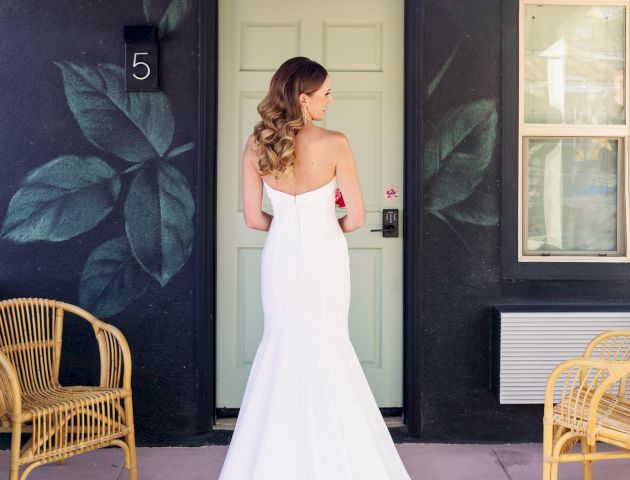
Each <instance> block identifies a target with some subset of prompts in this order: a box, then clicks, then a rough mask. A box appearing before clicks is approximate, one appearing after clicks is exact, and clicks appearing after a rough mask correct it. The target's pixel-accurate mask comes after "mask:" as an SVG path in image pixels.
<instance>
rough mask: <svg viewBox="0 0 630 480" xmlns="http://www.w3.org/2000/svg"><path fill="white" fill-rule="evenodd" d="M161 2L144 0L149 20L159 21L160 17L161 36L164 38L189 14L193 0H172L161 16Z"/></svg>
mask: <svg viewBox="0 0 630 480" xmlns="http://www.w3.org/2000/svg"><path fill="white" fill-rule="evenodd" d="M159 4H160V2H156V1H155V0H143V10H144V16H145V18H146V19H147V22H149V23H153V24H155V23H158V19H159V23H158V25H159V36H160V39H162V38H164V36H165V35H167V34H168V33H170V32H172V31H173V30H175V28H177V26H178V25H179V24H180V23H181V22H182V20H183V19H184V18H185V17H186V15H188V12H189V11H190V7H191V6H192V2H191V0H172V1H171V2H170V3H169V5H168V7H167V8H166V10H165V11H164V13H163V14H162V16H161V17H160V16H159V14H158V13H159V12H158V9H159Z"/></svg>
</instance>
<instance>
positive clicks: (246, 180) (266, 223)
mask: <svg viewBox="0 0 630 480" xmlns="http://www.w3.org/2000/svg"><path fill="white" fill-rule="evenodd" d="M257 163H258V157H257V156H256V150H255V146H254V134H251V135H250V136H249V137H248V139H247V144H246V145H245V150H244V151H243V187H242V188H243V216H244V217H245V225H247V226H248V227H249V228H253V229H255V230H263V231H268V230H269V227H270V225H271V220H272V219H273V215H270V214H269V213H267V212H265V211H263V210H262V191H263V181H262V179H261V178H260V175H259V174H258V169H257V168H256V166H255V165H256V164H257Z"/></svg>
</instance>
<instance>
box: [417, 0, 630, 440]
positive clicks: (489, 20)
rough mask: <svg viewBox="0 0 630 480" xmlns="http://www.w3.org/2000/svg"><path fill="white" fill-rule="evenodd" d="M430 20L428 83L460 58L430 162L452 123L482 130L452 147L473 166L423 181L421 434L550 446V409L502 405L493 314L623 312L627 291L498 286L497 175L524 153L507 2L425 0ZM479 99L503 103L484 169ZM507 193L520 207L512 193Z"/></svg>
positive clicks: (439, 115)
mask: <svg viewBox="0 0 630 480" xmlns="http://www.w3.org/2000/svg"><path fill="white" fill-rule="evenodd" d="M514 1H516V0H514ZM424 15H425V25H424V28H425V33H424V50H423V55H424V72H425V82H424V83H425V86H427V85H429V84H431V82H433V81H434V79H435V78H436V76H438V74H439V72H440V69H441V68H442V67H443V66H444V65H445V63H446V62H447V61H448V59H449V57H450V55H451V54H452V53H453V52H455V53H454V55H453V57H452V62H451V63H450V66H449V67H448V68H447V69H446V71H445V73H444V75H443V76H442V77H441V81H440V82H439V83H437V87H435V90H434V91H433V93H432V94H431V95H430V96H427V97H425V109H424V113H423V120H424V126H425V130H424V132H425V136H424V145H425V149H424V157H423V161H424V162H426V161H427V159H430V158H431V155H432V152H431V148H430V147H431V142H432V140H434V139H436V138H440V134H442V135H444V130H445V129H446V130H448V129H449V125H450V126H451V128H450V131H458V129H460V130H461V128H462V126H461V125H459V126H458V125H457V124H453V120H452V119H453V118H459V119H460V123H461V122H463V123H465V122H466V121H467V122H472V124H474V129H472V130H471V132H470V134H468V135H467V136H465V138H464V139H463V141H462V142H461V143H460V144H459V145H458V146H457V149H456V150H455V151H459V152H464V153H472V154H474V158H472V159H470V160H468V159H467V158H468V157H462V158H466V160H462V163H461V164H454V163H451V165H455V167H461V169H459V168H453V171H450V172H446V173H448V175H443V178H437V179H436V177H435V176H433V177H431V178H428V179H427V178H426V169H425V178H424V179H423V184H424V191H423V193H424V199H425V211H424V215H423V234H424V242H423V248H424V251H423V257H422V267H421V268H422V282H423V288H422V291H423V312H422V325H423V329H424V334H423V348H424V353H423V389H422V392H423V404H422V432H423V435H424V437H425V438H427V439H437V440H440V441H465V442H468V441H508V440H509V441H542V407H540V406H517V405H500V404H499V403H498V400H497V399H496V398H495V397H494V395H493V394H492V393H491V391H490V368H491V364H490V323H491V318H492V306H493V305H500V304H505V305H510V304H517V305H553V304H562V305H611V304H620V303H624V302H628V299H629V294H628V292H629V289H628V287H629V285H628V283H627V282H625V281H618V280H614V281H611V280H581V281H562V280H552V281H551V280H520V281H511V280H502V279H501V231H500V226H499V221H498V220H499V216H500V207H501V204H500V202H501V184H500V180H501V171H502V166H503V165H506V164H507V162H517V158H516V157H514V158H501V98H500V95H501V87H502V84H501V74H502V72H501V65H502V57H501V55H502V39H501V36H502V31H503V27H504V25H503V20H502V2H501V1H499V0H481V1H478V2H475V6H474V8H471V6H470V3H469V2H463V1H457V0H427V1H426V2H425V10H424ZM514 22H516V19H514ZM513 26H514V25H513ZM517 94H518V92H517V86H516V85H515V86H514V90H513V95H515V96H516V95H517ZM482 100H488V101H494V102H496V103H495V106H496V113H497V118H498V123H497V126H496V129H497V130H496V136H495V144H494V149H493V153H492V155H491V160H490V162H489V163H488V166H487V167H486V168H483V164H482V162H481V163H480V158H481V157H483V155H484V153H485V151H486V149H485V147H484V146H483V143H484V139H485V140H488V139H489V138H490V137H491V135H490V134H489V133H488V129H489V128H490V127H491V126H492V125H493V122H492V113H491V110H492V108H491V107H489V106H488V108H487V109H485V110H484V109H481V108H480V109H479V110H478V111H477V112H474V111H473V112H472V113H471V110H470V109H469V110H465V109H463V108H462V107H463V106H466V105H471V104H473V103H474V102H479V101H482ZM481 105H484V104H483V103H481ZM471 108H472V107H471ZM455 109H459V110H455ZM454 112H455V114H453V113H454ZM462 118H464V119H467V120H466V121H464V120H462ZM449 121H450V122H451V123H450V124H449ZM467 131H468V130H464V133H466V132H467ZM462 135H463V133H462ZM445 168H448V162H447V164H446V165H445ZM444 178H446V180H444ZM476 180H479V184H478V185H477V186H476V187H475V188H474V189H473V188H472V183H474V182H475V181H476ZM471 182H472V183H471ZM445 190H446V191H447V193H444V191H445ZM448 192H450V194H451V197H452V198H451V197H449V196H448ZM469 192H471V193H470V194H469ZM506 193H508V197H509V198H513V201H514V202H516V200H517V198H516V195H517V192H516V191H514V192H506ZM510 193H511V196H510ZM458 195H459V196H458ZM432 196H434V197H439V198H441V199H444V198H446V199H447V200H446V201H442V203H440V202H439V201H436V200H433V203H434V204H437V205H442V204H445V203H448V202H449V201H450V200H454V199H459V198H460V197H461V198H464V200H462V201H461V202H460V203H457V204H455V206H457V207H458V208H457V209H449V208H445V209H442V210H438V211H437V212H432V211H431V209H430V205H431V202H432ZM462 206H463V208H459V207H462ZM436 213H437V215H438V216H436ZM439 215H441V216H442V217H443V218H440V217H439Z"/></svg>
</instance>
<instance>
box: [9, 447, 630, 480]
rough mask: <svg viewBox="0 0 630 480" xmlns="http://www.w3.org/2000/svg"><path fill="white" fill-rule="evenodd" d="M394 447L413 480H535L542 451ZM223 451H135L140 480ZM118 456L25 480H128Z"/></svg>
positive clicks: (626, 472) (616, 475) (607, 467)
mask: <svg viewBox="0 0 630 480" xmlns="http://www.w3.org/2000/svg"><path fill="white" fill-rule="evenodd" d="M396 448H397V449H398V451H399V452H400V456H401V458H402V460H403V462H404V464H405V466H406V467H407V470H408V471H409V474H410V475H411V478H412V479H413V480H534V479H540V477H541V463H540V462H541V446H540V445H539V444H514V445H448V444H426V443H425V444H419V443H399V444H396ZM226 452H227V447H226V446H206V447H194V448H139V449H138V473H139V477H140V479H141V480H202V479H203V480H213V479H216V478H218V476H219V471H220V469H221V465H222V463H223V459H224V458H225V454H226ZM7 465H8V452H6V451H2V452H0V479H2V480H4V479H6V478H7ZM581 472H582V468H581V464H564V465H561V466H560V479H559V480H574V479H575V480H581V479H582V473H581ZM128 478H129V474H128V472H127V471H126V470H124V468H123V467H122V452H121V451H120V450H118V449H113V448H111V449H104V450H97V451H95V452H91V453H86V454H83V455H79V456H76V457H74V458H71V459H69V460H67V461H66V463H65V464H64V465H59V464H51V465H44V466H42V467H40V468H37V469H35V471H33V473H32V474H31V475H30V476H29V480H127V479H128ZM593 478H594V480H622V479H623V480H627V479H628V478H630V460H610V461H605V462H599V463H595V465H594V467H593Z"/></svg>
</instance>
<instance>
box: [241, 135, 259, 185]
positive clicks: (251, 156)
mask: <svg viewBox="0 0 630 480" xmlns="http://www.w3.org/2000/svg"><path fill="white" fill-rule="evenodd" d="M256 145H257V141H256V136H255V135H254V134H253V133H252V134H251V135H250V136H249V137H247V142H246V143H245V149H244V152H243V159H244V160H245V161H248V162H249V163H251V164H252V165H253V166H254V168H256V171H257V172H258V174H259V175H260V170H259V168H258V167H259V165H258V160H259V159H258V154H257V153H256Z"/></svg>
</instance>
